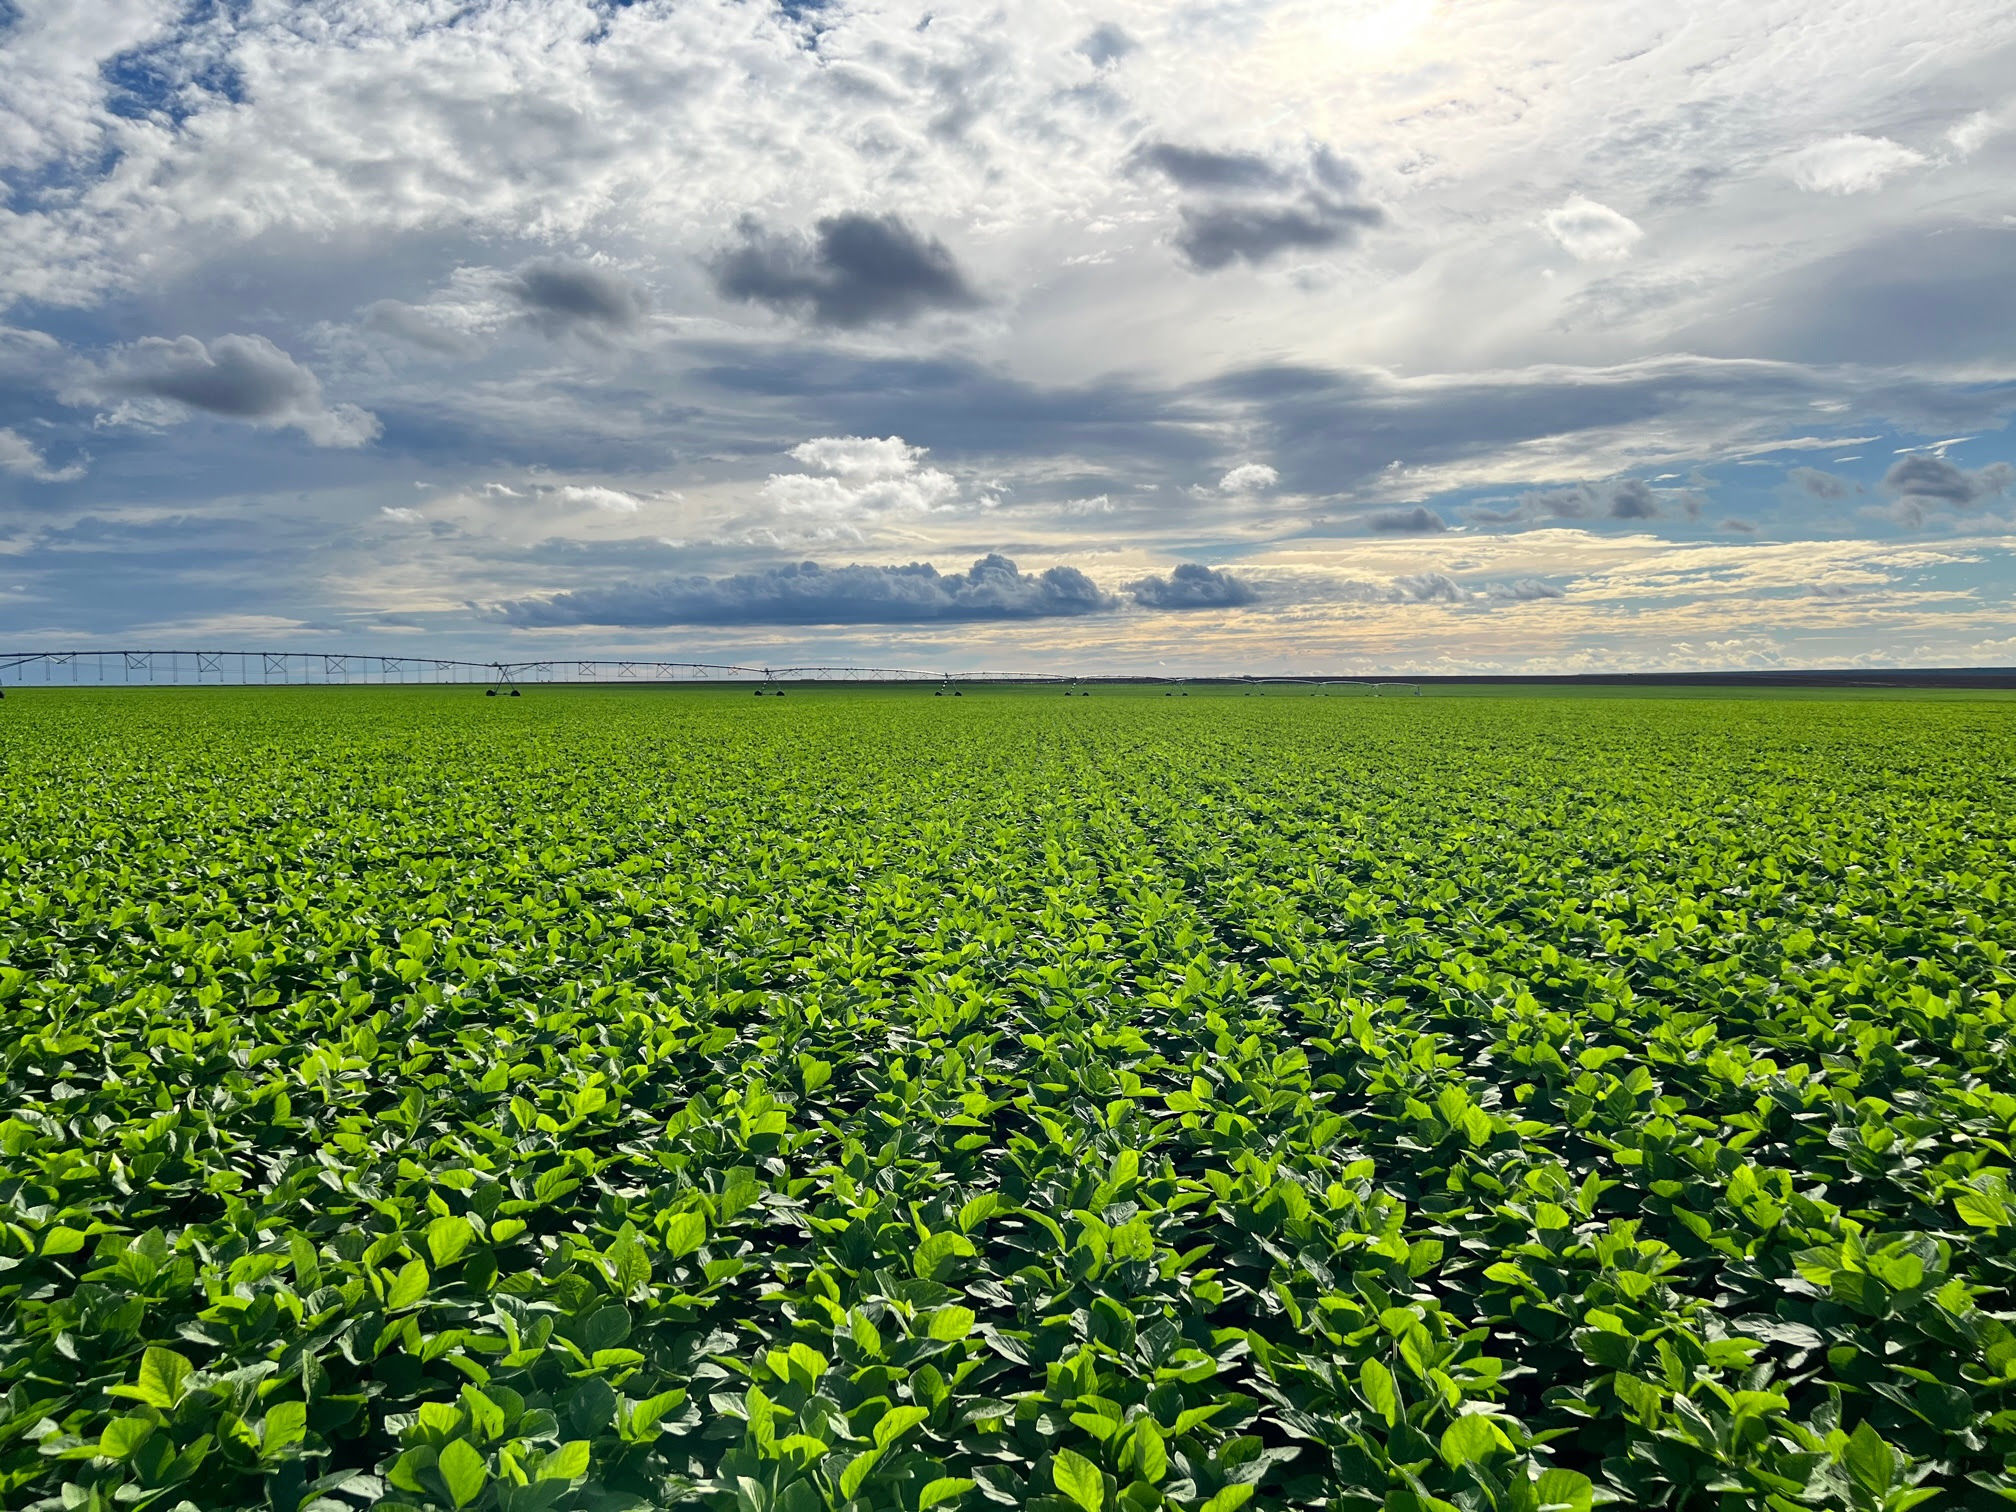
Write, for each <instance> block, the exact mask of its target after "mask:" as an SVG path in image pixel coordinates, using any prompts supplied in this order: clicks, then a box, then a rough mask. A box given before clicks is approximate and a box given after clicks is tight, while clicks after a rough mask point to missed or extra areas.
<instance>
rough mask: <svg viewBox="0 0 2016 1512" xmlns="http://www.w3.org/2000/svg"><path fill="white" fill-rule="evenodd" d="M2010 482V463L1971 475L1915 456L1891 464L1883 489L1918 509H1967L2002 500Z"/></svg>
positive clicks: (1941, 461)
mask: <svg viewBox="0 0 2016 1512" xmlns="http://www.w3.org/2000/svg"><path fill="white" fill-rule="evenodd" d="M2011 478H2012V472H2011V469H2010V467H2009V464H2008V463H2007V462H1996V463H1992V464H1991V465H1989V466H1987V467H1984V468H1982V469H1980V470H1979V471H1978V472H1969V471H1967V469H1965V468H1964V467H1958V466H1956V465H1954V464H1953V463H1951V462H1948V461H1947V460H1946V459H1945V458H1944V457H1938V456H1934V455H1933V454H1932V453H1930V452H1912V453H1910V454H1909V455H1908V456H1903V457H1899V458H1898V459H1897V460H1896V461H1895V462H1893V463H1892V464H1891V466H1890V471H1888V472H1887V473H1885V474H1883V486H1884V487H1885V488H1886V489H1888V490H1889V491H1890V492H1891V493H1894V494H1896V495H1897V496H1898V498H1899V499H1902V500H1905V501H1908V502H1914V503H1917V504H1919V505H1924V506H1932V505H1940V504H1943V505H1945V506H1947V507H1948V508H1951V509H1968V508H1971V507H1972V506H1974V505H1976V504H1979V503H1981V502H1982V501H1983V500H1984V499H1992V498H1997V497H1999V496H2000V495H2001V494H2002V493H2003V492H2004V491H2005V490H2007V488H2008V487H2009V484H2010V481H2011Z"/></svg>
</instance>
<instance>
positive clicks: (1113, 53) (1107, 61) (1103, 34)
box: [1078, 21, 1140, 68]
mask: <svg viewBox="0 0 2016 1512" xmlns="http://www.w3.org/2000/svg"><path fill="white" fill-rule="evenodd" d="M1139 47H1140V44H1139V43H1138V42H1136V41H1135V40H1134V39H1133V38H1132V37H1130V36H1128V35H1127V33H1126V32H1125V31H1124V30H1122V29H1121V28H1120V27H1118V26H1116V25H1114V24H1113V23H1112V22H1111V21H1102V22H1100V23H1099V25H1097V26H1095V27H1093V28H1092V30H1091V31H1090V32H1089V33H1088V34H1087V35H1086V37H1085V40H1084V41H1082V42H1080V43H1079V44H1078V51H1079V52H1081V53H1083V54H1084V55H1085V56H1086V57H1087V58H1089V59H1090V60H1091V62H1092V66H1093V67H1094V68H1106V67H1109V66H1111V65H1112V64H1115V63H1118V62H1119V61H1120V60H1121V59H1122V58H1124V57H1126V56H1127V55H1128V54H1129V53H1131V52H1134V51H1136V50H1138V48H1139Z"/></svg>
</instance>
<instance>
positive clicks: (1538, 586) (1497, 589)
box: [1484, 577, 1567, 604]
mask: <svg viewBox="0 0 2016 1512" xmlns="http://www.w3.org/2000/svg"><path fill="white" fill-rule="evenodd" d="M1484 597H1485V598H1486V599H1488V600H1490V601H1491V602H1493V603H1499V604H1530V603H1535V602H1538V601H1539V600H1541V599H1558V598H1566V597H1567V594H1566V593H1565V592H1564V591H1563V590H1562V589H1560V588H1557V587H1555V586H1554V585H1553V584H1552V583H1549V582H1546V581H1544V580H1543V579H1541V578H1530V577H1529V578H1513V579H1511V580H1509V581H1506V582H1498V583H1486V584H1485V585H1484Z"/></svg>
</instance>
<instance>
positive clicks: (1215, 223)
mask: <svg viewBox="0 0 2016 1512" xmlns="http://www.w3.org/2000/svg"><path fill="white" fill-rule="evenodd" d="M1133 160H1134V163H1135V165H1136V166H1137V167H1140V168H1148V169H1153V170H1154V171H1156V172H1158V173H1160V174H1161V175H1162V176H1163V177H1164V178H1166V179H1168V180H1169V181H1170V183H1172V184H1174V185H1175V186H1176V187H1177V188H1178V189H1179V190H1182V191H1184V192H1185V195H1186V198H1185V199H1184V200H1183V202H1182V203H1181V204H1180V205H1179V206H1178V208H1177V221H1178V225H1177V231H1176V239H1175V240H1176V250H1177V251H1178V252H1179V253H1181V254H1182V257H1183V260H1184V261H1185V262H1186V263H1188V264H1189V265H1190V267H1191V269H1192V270H1193V271H1195V272H1199V273H1213V272H1217V271H1218V270H1219V269H1221V268H1225V267H1228V266H1230V265H1231V264H1232V263H1234V262H1245V263H1248V264H1251V265H1253V266H1256V267H1257V266H1258V265H1260V264H1262V263H1266V262H1271V261H1273V260H1274V259H1275V258H1277V257H1280V256H1281V255H1283V254H1284V253H1288V252H1297V251H1302V252H1320V251H1325V250H1328V249H1329V248H1332V247H1342V246H1349V245H1350V244H1351V243H1352V242H1354V241H1355V240H1356V239H1357V237H1358V235H1359V233H1360V232H1362V231H1364V230H1365V229H1366V228H1367V227H1370V226H1377V225H1380V224H1382V223H1383V222H1384V221H1385V219H1386V214H1385V212H1384V211H1383V210H1381V209H1380V208H1379V207H1378V206H1377V205H1373V204H1368V203H1366V202H1365V201H1363V200H1362V199H1361V198H1359V194H1358V189H1359V174H1358V170H1357V169H1356V168H1355V167H1353V166H1352V165H1351V164H1350V163H1349V162H1347V161H1346V160H1345V159H1343V158H1341V157H1338V156H1337V155H1336V154H1335V153H1333V152H1332V151H1331V150H1330V149H1329V148H1328V147H1325V146H1321V145H1318V146H1315V147H1312V148H1310V149H1309V150H1308V151H1307V153H1306V154H1305V156H1304V158H1303V160H1302V161H1301V162H1300V163H1295V164H1291V165H1285V166H1284V165H1281V164H1277V163H1275V162H1273V161H1271V160H1270V159H1267V158H1264V157H1261V156H1259V155H1258V154H1256V153H1250V152H1213V151H1209V150H1207V149H1204V148H1198V147H1182V146H1178V145H1176V144H1174V143H1170V142H1151V143H1149V144H1147V145H1146V146H1144V147H1142V148H1140V149H1138V150H1137V151H1136V152H1135V154H1134V159H1133Z"/></svg>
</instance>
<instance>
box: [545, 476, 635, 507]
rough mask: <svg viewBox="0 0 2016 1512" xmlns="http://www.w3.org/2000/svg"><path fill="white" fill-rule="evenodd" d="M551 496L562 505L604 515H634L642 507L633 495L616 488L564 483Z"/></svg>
mask: <svg viewBox="0 0 2016 1512" xmlns="http://www.w3.org/2000/svg"><path fill="white" fill-rule="evenodd" d="M553 496H554V497H555V498H557V499H558V500H560V502H561V503H563V504H571V505H575V506H577V507H579V508H583V509H599V510H601V511H603V512H604V513H605V514H636V513H637V512H638V511H639V510H641V509H642V508H643V507H644V501H643V500H642V499H640V498H638V497H637V496H636V495H635V494H628V493H624V492H623V491H622V490H621V489H616V488H603V487H601V486H600V485H599V484H593V483H591V484H587V485H585V486H584V485H581V484H575V483H565V484H562V485H561V486H560V487H558V488H556V489H554V490H553Z"/></svg>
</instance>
